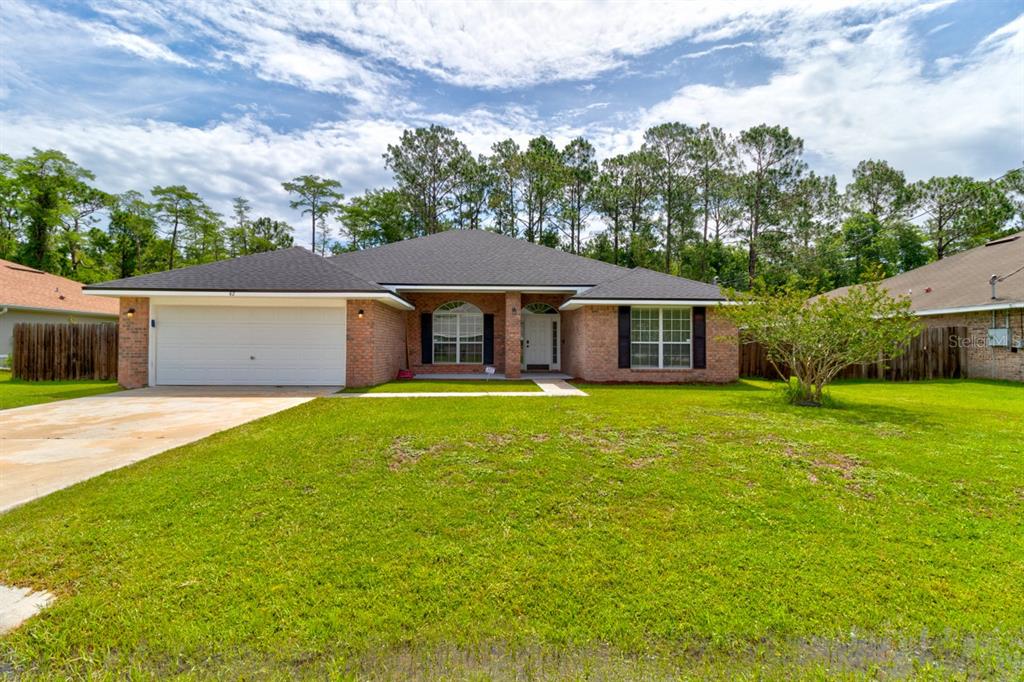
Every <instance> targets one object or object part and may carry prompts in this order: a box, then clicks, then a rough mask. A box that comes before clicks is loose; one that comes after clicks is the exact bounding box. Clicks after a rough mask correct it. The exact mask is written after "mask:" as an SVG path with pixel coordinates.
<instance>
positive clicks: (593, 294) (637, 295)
mask: <svg viewBox="0 0 1024 682" xmlns="http://www.w3.org/2000/svg"><path fill="white" fill-rule="evenodd" d="M576 298H577V299H579V300H586V299H601V298H609V299H649V300H672V299H684V300H686V299H692V300H710V301H718V300H722V298H723V296H722V292H721V290H720V289H719V288H718V286H716V285H714V284H706V283H705V282H697V281H694V280H692V279H685V278H683V277H674V276H672V275H666V274H664V273H661V272H654V271H653V270H648V269H647V268H634V269H633V270H628V271H627V272H626V274H624V275H622V276H620V277H618V278H615V279H611V280H608V281H607V282H603V283H601V284H598V285H597V286H595V287H593V288H592V289H587V290H586V291H584V292H583V293H582V294H580V295H578V296H576Z"/></svg>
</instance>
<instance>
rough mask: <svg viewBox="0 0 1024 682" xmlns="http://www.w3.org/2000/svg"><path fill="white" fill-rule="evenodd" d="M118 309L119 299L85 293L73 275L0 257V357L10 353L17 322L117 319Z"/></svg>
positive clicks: (90, 321)
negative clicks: (65, 274)
mask: <svg viewBox="0 0 1024 682" xmlns="http://www.w3.org/2000/svg"><path fill="white" fill-rule="evenodd" d="M117 311H118V306H117V301H110V300H106V299H102V298H96V297H95V296H86V295H84V294H83V293H82V285H81V284H80V283H78V282H76V281H74V280H72V279H67V278H65V277H58V276H57V275H51V274H50V273H48V272H43V271H42V270H36V269H35V268H30V267H28V266H27V265H20V264H19V263H12V262H11V261H7V260H3V259H0V359H5V358H7V356H9V355H10V354H11V350H12V346H13V344H14V325H15V324H17V323H18V322H34V323H41V322H50V323H57V324H66V323H68V322H82V323H87V322H88V323H96V322H115V321H116V320H117Z"/></svg>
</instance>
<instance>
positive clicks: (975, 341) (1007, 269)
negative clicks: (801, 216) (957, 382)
mask: <svg viewBox="0 0 1024 682" xmlns="http://www.w3.org/2000/svg"><path fill="white" fill-rule="evenodd" d="M879 284H881V285H882V286H883V287H884V288H885V289H886V290H887V291H888V292H889V293H890V294H891V295H893V296H908V297H909V298H910V302H911V307H912V309H913V310H914V312H915V313H916V314H917V315H918V316H920V318H921V321H922V322H923V323H924V324H926V325H927V326H929V327H951V326H963V327H967V329H968V333H967V337H966V338H964V339H960V340H959V342H960V343H963V344H964V346H965V347H966V359H967V366H966V374H967V376H968V377H971V378H975V379H978V378H986V379H1010V380H1013V381H1024V232H1018V233H1017V234H1014V235H1010V236H1009V237H1004V238H1002V239H996V240H994V241H991V242H989V243H988V244H985V245H984V246H979V247H977V248H975V249H971V250H970V251H964V252H963V253H958V254H956V255H953V256H948V257H946V258H943V259H942V260H940V261H935V262H934V263H929V264H928V265H925V266H924V267H920V268H917V269H916V270H910V271H908V272H904V273H903V274H900V275H896V276H895V277H890V278H889V279H885V280H882V281H881V282H879ZM848 289H849V287H843V288H841V289H836V290H835V291H830V292H829V293H828V295H829V296H837V295H842V294H843V293H845V292H846V291H847V290H848Z"/></svg>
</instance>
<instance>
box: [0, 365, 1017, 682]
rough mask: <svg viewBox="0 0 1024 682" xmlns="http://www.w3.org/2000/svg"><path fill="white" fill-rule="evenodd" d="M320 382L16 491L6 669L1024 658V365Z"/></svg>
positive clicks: (6, 548) (736, 671)
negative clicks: (32, 600)
mask: <svg viewBox="0 0 1024 682" xmlns="http://www.w3.org/2000/svg"><path fill="white" fill-rule="evenodd" d="M585 390H586V391H587V392H588V393H590V394H591V395H590V397H581V398H559V399H551V400H544V401H540V402H538V401H535V400H530V399H516V398H509V399H507V400H501V401H495V400H492V399H488V398H466V399H465V400H462V401H459V402H458V403H453V402H451V401H441V400H422V401H400V402H396V401H376V400H365V401H353V400H331V399H320V400H316V401H313V402H310V403H307V404H305V405H302V406H300V407H297V408H295V409H292V410H289V411H287V412H283V413H280V414H278V415H275V416H272V417H268V418H266V419H262V420H260V421H257V422H254V423H251V424H248V425H245V426H242V427H240V428H236V429H232V430H230V431H226V432H223V433H220V434H217V435H214V436H212V437H210V438H207V439H206V440H203V441H201V442H199V443H196V444H193V445H189V446H186V447H183V448H179V449H177V450H173V451H171V452H168V453H165V454H163V455H160V456H158V457H154V458H152V459H149V460H146V461H143V462H140V463H139V464H136V465H134V466H132V467H129V468H126V469H121V470H118V471H114V472H111V473H109V474H106V475H104V476H102V477H100V478H97V479H93V480H92V481H88V482H86V483H83V484H80V485H77V486H75V487H73V488H71V489H68V490H65V491H61V492H58V493H55V494H53V495H50V496H49V497H46V498H44V499H42V500H38V501H36V502H34V503H31V504H28V505H25V506H24V507H20V508H17V509H14V510H12V511H11V512H8V513H6V514H4V515H2V516H0V582H3V583H6V584H16V585H28V586H34V587H36V588H45V589H48V590H50V591H52V592H54V593H56V594H57V595H58V600H57V602H56V604H55V605H54V606H52V607H51V608H50V609H48V610H47V611H46V612H45V613H44V614H43V615H42V616H41V617H37V618H35V619H33V620H31V621H29V622H28V623H27V624H26V625H25V626H23V627H22V628H21V629H19V630H17V631H16V632H14V633H13V634H11V635H8V636H6V637H5V638H0V671H3V670H4V669H5V666H6V667H7V669H13V670H14V671H18V672H21V673H26V674H27V675H26V676H30V675H32V674H39V675H41V676H53V677H64V676H66V675H67V676H75V677H81V678H86V677H90V678H91V677H103V676H110V677H130V676H140V677H146V676H154V677H164V676H171V675H183V676H192V677H231V678H236V679H237V678H245V679H252V678H265V677H273V678H278V677H306V676H316V677H329V676H345V675H348V676H352V677H366V676H371V677H382V678H392V679H407V678H409V677H426V678H439V677H441V678H449V679H464V678H467V677H469V678H472V679H492V678H494V679H508V678H516V679H566V678H572V679H582V678H590V679H636V678H644V679H660V678H671V679H677V678H684V677H694V678H705V677H722V678H734V677H746V678H748V679H753V678H758V679H790V678H801V677H802V678H808V679H820V678H822V677H835V676H847V677H850V678H854V677H868V678H876V677H885V678H887V679H890V678H892V677H906V676H914V677H919V678H929V679H946V678H948V677H957V678H969V677H970V678H992V679H997V678H998V679H1018V678H1019V677H1020V676H1021V675H1022V674H1024V455H1022V453H1024V435H1022V433H1024V429H1022V424H1024V386H1021V385H1011V384H1005V383H997V382H966V381H965V382H956V381H947V382H923V383H917V384H882V383H869V382H864V383H848V384H843V385H840V386H837V387H835V388H834V390H833V392H832V395H833V397H834V398H835V402H836V403H837V405H838V407H835V408H828V409H813V408H797V407H792V406H788V405H785V404H783V403H782V402H781V401H780V399H779V397H778V395H777V393H776V391H775V390H774V389H772V388H771V386H770V385H769V384H767V383H763V382H744V383H740V384H736V385H733V386H728V387H721V388H715V387H699V386H691V387H661V388H642V387H631V386H586V387H585Z"/></svg>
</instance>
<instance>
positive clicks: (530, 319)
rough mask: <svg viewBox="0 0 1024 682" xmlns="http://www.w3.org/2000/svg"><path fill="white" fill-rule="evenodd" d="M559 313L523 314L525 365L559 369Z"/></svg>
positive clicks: (527, 366)
mask: <svg viewBox="0 0 1024 682" xmlns="http://www.w3.org/2000/svg"><path fill="white" fill-rule="evenodd" d="M558 321H559V316H558V315H523V367H524V368H527V369H528V368H530V367H534V368H540V367H544V368H547V369H558V366H559V357H558V335H559V330H558Z"/></svg>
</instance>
